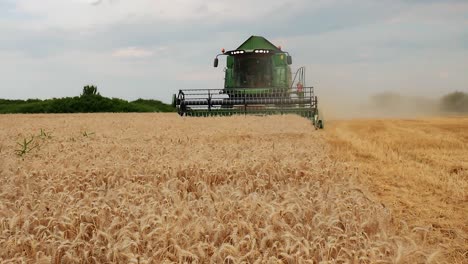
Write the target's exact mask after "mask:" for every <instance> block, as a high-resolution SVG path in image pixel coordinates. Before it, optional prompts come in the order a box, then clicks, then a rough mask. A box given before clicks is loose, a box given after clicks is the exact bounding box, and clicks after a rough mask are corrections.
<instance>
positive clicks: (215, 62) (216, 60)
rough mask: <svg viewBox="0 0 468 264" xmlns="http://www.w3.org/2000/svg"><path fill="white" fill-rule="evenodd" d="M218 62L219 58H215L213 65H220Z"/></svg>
mask: <svg viewBox="0 0 468 264" xmlns="http://www.w3.org/2000/svg"><path fill="white" fill-rule="evenodd" d="M218 63H219V60H218V58H215V59H214V63H213V66H214V67H215V68H216V67H218Z"/></svg>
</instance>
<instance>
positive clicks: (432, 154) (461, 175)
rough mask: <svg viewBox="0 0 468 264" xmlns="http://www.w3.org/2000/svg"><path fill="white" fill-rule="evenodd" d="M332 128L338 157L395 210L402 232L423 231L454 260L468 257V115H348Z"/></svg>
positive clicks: (330, 134) (423, 237) (331, 140)
mask: <svg viewBox="0 0 468 264" xmlns="http://www.w3.org/2000/svg"><path fill="white" fill-rule="evenodd" d="M328 128H329V129H328V131H327V134H326V137H327V140H328V142H329V143H330V146H331V147H332V149H333V151H332V153H333V158H334V159H335V160H338V161H341V162H342V163H344V164H347V166H348V167H350V168H354V169H355V171H356V173H355V174H354V175H353V176H355V177H354V178H355V180H357V181H359V182H360V183H361V185H362V186H366V187H367V188H368V189H369V191H370V192H371V193H372V194H373V196H374V197H376V199H378V200H380V201H381V202H382V203H383V204H385V205H386V206H387V207H388V208H390V209H392V212H393V215H394V217H395V218H396V219H398V220H399V222H397V223H395V228H396V229H397V233H398V234H407V233H413V234H416V235H419V236H420V239H421V241H422V242H424V243H425V244H428V245H431V246H435V247H437V248H439V249H440V253H444V255H445V259H447V262H449V263H467V262H468V220H467V219H468V118H466V117H446V118H424V119H417V120H414V119H406V120H402V119H384V120H369V119H362V120H345V121H339V122H332V123H331V124H330V125H329V126H328ZM429 260H435V256H432V257H431V258H430V259H429Z"/></svg>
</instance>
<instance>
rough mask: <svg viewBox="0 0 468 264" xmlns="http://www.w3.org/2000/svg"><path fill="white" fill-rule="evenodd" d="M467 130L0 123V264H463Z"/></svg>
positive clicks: (69, 119) (246, 123) (80, 118)
mask: <svg viewBox="0 0 468 264" xmlns="http://www.w3.org/2000/svg"><path fill="white" fill-rule="evenodd" d="M398 122H401V123H403V124H405V126H401V125H399V124H398ZM467 123H468V122H467V120H466V119H458V120H451V119H449V120H447V119H440V120H439V119H437V120H422V121H421V120H414V121H394V122H393V121H391V122H388V121H387V120H385V121H379V120H377V121H368V120H364V121H358V122H356V123H354V122H347V121H343V122H331V123H327V129H326V130H323V131H316V130H314V129H313V127H312V125H311V123H310V122H309V121H307V120H305V119H303V118H300V117H297V116H269V117H243V116H241V117H228V118H221V117H219V118H180V117H178V116H177V115H175V114H80V115H3V116H0V179H1V182H2V185H0V260H1V261H4V262H26V263H103V262H115V263H161V262H189V263H190V262H192V263H206V262H214V263H242V262H244V263H251V262H257V263H265V262H267V263H300V262H303V263H317V262H327V261H336V262H338V263H351V262H352V263H444V262H446V263H454V262H455V263H456V262H458V263H463V262H464V261H466V220H465V219H464V216H466V202H467V197H466V191H467V190H466V188H467V177H466V168H467V160H466V159H467V157H466V156H467V155H465V154H466V153H467V149H466V144H465V145H464V144H463V143H466V141H467V140H468V138H467V136H466V132H464V131H466V126H467ZM31 139H32V140H31ZM28 142H30V143H28ZM465 218H466V217H465Z"/></svg>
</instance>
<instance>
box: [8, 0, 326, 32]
mask: <svg viewBox="0 0 468 264" xmlns="http://www.w3.org/2000/svg"><path fill="white" fill-rule="evenodd" d="M333 2H334V1H326V0H319V1H314V2H313V3H309V1H307V0H295V1H284V0H258V1H250V0H238V1H235V2H234V1H228V0H224V1H223V0H41V1H38V0H18V1H16V11H17V12H20V13H23V14H27V15H30V16H31V17H33V18H34V19H33V20H32V21H31V23H30V26H35V27H36V28H48V27H55V28H65V29H89V28H94V27H100V26H106V25H110V24H114V23H117V22H121V21H126V22H128V21H129V22H139V21H151V22H154V21H161V22H165V21H166V22H167V21H170V22H184V23H187V22H188V21H191V20H205V21H207V22H210V23H221V22H226V21H232V22H233V23H235V21H233V20H235V19H242V20H243V21H245V20H257V21H258V19H259V18H261V17H263V16H266V15H269V14H270V12H274V11H275V10H280V12H281V13H278V12H275V15H278V16H279V15H281V16H284V15H285V14H287V13H291V12H294V11H297V10H301V9H302V8H304V7H305V6H308V7H309V8H310V7H311V6H312V7H317V8H318V7H323V6H327V5H331V4H332V3H333ZM155 26H156V27H157V26H158V25H155Z"/></svg>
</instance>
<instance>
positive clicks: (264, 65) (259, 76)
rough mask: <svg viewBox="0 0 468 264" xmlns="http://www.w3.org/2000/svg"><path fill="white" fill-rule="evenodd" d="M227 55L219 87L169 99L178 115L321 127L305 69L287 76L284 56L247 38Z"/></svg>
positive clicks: (287, 57) (287, 59) (265, 42)
mask: <svg viewBox="0 0 468 264" xmlns="http://www.w3.org/2000/svg"><path fill="white" fill-rule="evenodd" d="M220 56H226V66H225V69H224V72H225V76H224V88H222V89H195V90H193V89H192V90H179V93H178V94H177V95H174V101H175V105H176V107H177V109H178V112H179V114H180V115H181V116H211V115H234V114H257V115H265V114H298V115H301V116H303V117H306V118H309V119H310V120H312V122H313V124H314V126H315V127H316V128H323V121H322V120H321V119H320V117H319V111H318V108H317V97H316V96H315V94H314V88H313V87H308V86H306V85H305V68H304V67H300V68H298V69H297V70H296V71H295V74H294V75H293V74H292V71H291V67H290V65H291V64H292V57H291V55H289V53H288V52H285V51H283V50H282V49H281V48H280V47H277V46H275V45H273V44H272V43H271V42H270V41H268V40H267V39H265V38H264V37H260V36H251V37H250V38H249V39H247V40H246V41H245V42H244V43H242V44H241V45H240V46H239V47H238V48H237V49H234V50H229V51H225V50H224V49H223V50H222V53H220V54H218V55H217V56H216V58H215V59H214V62H213V66H214V67H218V65H219V57H220Z"/></svg>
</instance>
